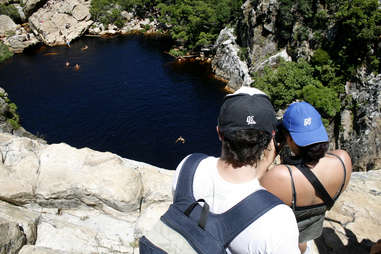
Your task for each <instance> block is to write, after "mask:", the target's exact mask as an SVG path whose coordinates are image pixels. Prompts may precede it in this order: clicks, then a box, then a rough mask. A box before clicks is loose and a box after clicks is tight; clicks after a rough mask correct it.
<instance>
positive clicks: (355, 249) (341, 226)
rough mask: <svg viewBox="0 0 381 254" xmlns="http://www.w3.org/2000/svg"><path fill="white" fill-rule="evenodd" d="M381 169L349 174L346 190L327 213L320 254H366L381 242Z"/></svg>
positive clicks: (320, 241)
mask: <svg viewBox="0 0 381 254" xmlns="http://www.w3.org/2000/svg"><path fill="white" fill-rule="evenodd" d="M380 182H381V170H372V171H369V172H361V173H360V172H355V173H352V176H351V180H350V182H349V185H348V187H347V189H346V190H345V191H344V192H343V194H342V195H341V196H340V198H339V199H338V200H337V202H336V203H335V205H334V206H333V208H332V209H331V210H330V211H328V212H327V214H326V220H325V222H324V230H323V235H322V236H321V237H320V238H318V239H317V240H315V243H316V245H317V247H318V249H319V251H320V253H326V254H339V253H353V254H355V253H356V254H362V253H364V254H368V253H369V247H370V246H371V245H372V243H375V242H377V241H378V240H379V239H381V231H380V230H379V229H380V228H381V220H380V218H379V215H380V214H381V206H380V204H381V185H380Z"/></svg>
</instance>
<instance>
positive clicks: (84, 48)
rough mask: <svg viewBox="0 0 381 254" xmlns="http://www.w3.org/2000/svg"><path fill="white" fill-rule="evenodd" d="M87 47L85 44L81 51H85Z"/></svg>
mask: <svg viewBox="0 0 381 254" xmlns="http://www.w3.org/2000/svg"><path fill="white" fill-rule="evenodd" d="M88 48H89V47H88V46H87V45H85V46H84V47H83V48H81V50H82V51H85V50H86V49H88Z"/></svg>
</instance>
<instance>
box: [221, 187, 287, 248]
mask: <svg viewBox="0 0 381 254" xmlns="http://www.w3.org/2000/svg"><path fill="white" fill-rule="evenodd" d="M279 204H283V202H282V201H281V200H280V199H279V198H277V197H276V196H274V195H273V194H271V193H270V192H268V191H267V190H264V189H262V190H258V191H256V192H254V193H252V194H250V195H249V196H248V197H246V198H245V199H243V200H242V201H241V202H239V203H238V204H236V205H235V206H234V207H232V208H231V209H229V210H228V211H227V212H225V213H223V214H221V216H222V218H221V219H220V220H219V221H220V225H221V228H222V232H223V239H224V246H225V248H227V246H228V245H229V244H230V242H231V241H232V240H233V239H234V238H235V237H236V236H237V235H238V234H239V233H241V231H243V230H244V229H245V228H247V227H248V226H249V225H250V224H251V223H253V222H254V221H255V220H257V219H258V218H259V217H261V216H262V215H263V214H265V213H266V212H267V211H269V210H270V209H271V208H273V207H275V206H277V205H279Z"/></svg>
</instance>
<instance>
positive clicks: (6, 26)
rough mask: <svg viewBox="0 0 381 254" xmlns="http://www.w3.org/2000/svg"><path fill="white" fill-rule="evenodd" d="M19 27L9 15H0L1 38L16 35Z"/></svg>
mask: <svg viewBox="0 0 381 254" xmlns="http://www.w3.org/2000/svg"><path fill="white" fill-rule="evenodd" d="M16 29H17V25H16V23H15V22H13V20H12V19H11V18H10V17H8V16H7V15H0V37H3V36H9V35H10V34H15V33H16Z"/></svg>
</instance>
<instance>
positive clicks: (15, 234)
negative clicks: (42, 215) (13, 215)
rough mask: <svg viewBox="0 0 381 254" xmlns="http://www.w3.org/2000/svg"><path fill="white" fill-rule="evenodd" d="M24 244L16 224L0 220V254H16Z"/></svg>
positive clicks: (21, 233) (23, 238) (22, 236)
mask: <svg viewBox="0 0 381 254" xmlns="http://www.w3.org/2000/svg"><path fill="white" fill-rule="evenodd" d="M24 242H25V236H24V234H23V232H22V231H21V230H20V228H19V227H18V225H17V224H16V223H12V222H8V221H5V220H2V219H0V253H4V254H5V253H8V254H16V253H18V252H19V250H20V249H21V247H22V246H23V245H24Z"/></svg>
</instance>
